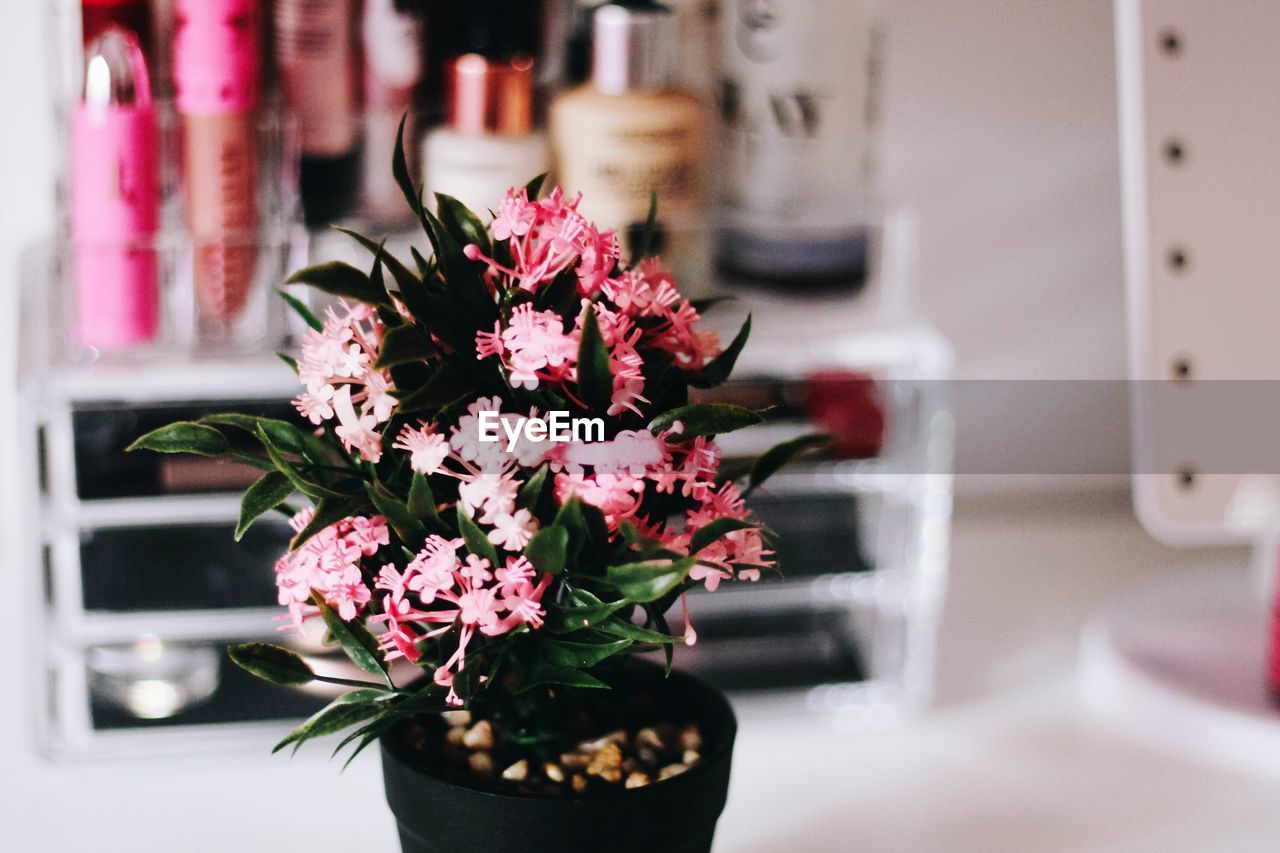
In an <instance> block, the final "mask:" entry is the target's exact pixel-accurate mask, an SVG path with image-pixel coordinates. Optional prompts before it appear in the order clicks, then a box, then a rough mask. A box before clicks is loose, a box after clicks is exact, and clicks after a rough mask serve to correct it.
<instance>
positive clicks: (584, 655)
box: [542, 640, 632, 669]
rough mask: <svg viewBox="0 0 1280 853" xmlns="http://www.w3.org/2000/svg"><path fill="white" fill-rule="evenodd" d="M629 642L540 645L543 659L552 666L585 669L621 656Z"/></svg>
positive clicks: (550, 642) (562, 641) (553, 642)
mask: <svg viewBox="0 0 1280 853" xmlns="http://www.w3.org/2000/svg"><path fill="white" fill-rule="evenodd" d="M631 644H632V643H631V640H612V641H609V642H603V643H573V642H569V641H568V640H547V641H545V642H544V643H543V644H542V653H543V657H544V659H545V660H546V662H547V663H549V664H552V665H554V666H569V667H576V668H578V669H587V668H588V667H592V666H595V665H596V664H598V663H600V661H603V660H608V659H609V658H611V657H613V656H614V655H618V654H621V653H622V652H623V651H624V650H626V648H627V647H628V646H630V645H631Z"/></svg>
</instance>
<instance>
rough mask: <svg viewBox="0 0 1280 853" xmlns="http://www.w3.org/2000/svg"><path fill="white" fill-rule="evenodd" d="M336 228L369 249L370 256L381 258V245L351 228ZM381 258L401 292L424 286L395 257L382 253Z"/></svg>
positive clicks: (420, 280)
mask: <svg viewBox="0 0 1280 853" xmlns="http://www.w3.org/2000/svg"><path fill="white" fill-rule="evenodd" d="M334 228H335V229H336V230H338V231H341V232H342V233H343V234H346V235H347V236H348V237H350V238H351V239H353V240H355V241H356V242H357V243H359V244H360V245H361V246H363V247H364V248H366V249H368V250H369V254H371V255H373V256H374V257H375V258H377V257H378V256H379V250H381V249H382V248H383V245H382V244H381V243H379V242H377V241H376V240H373V239H371V238H369V237H366V236H365V235H363V234H361V233H359V232H357V231H352V230H351V229H349V228H341V227H339V226H334ZM381 257H382V264H383V266H385V267H386V268H387V270H388V271H390V273H391V277H392V278H393V279H395V282H396V286H397V287H399V288H400V290H401V292H403V291H405V290H408V289H410V288H411V287H413V286H414V285H416V286H418V287H421V286H422V279H420V278H418V277H417V276H416V275H414V274H413V273H412V272H410V271H409V268H408V267H406V266H405V265H404V264H403V263H401V262H400V260H399V259H398V258H396V256H395V255H392V254H391V253H389V252H385V251H384V252H382V253H381Z"/></svg>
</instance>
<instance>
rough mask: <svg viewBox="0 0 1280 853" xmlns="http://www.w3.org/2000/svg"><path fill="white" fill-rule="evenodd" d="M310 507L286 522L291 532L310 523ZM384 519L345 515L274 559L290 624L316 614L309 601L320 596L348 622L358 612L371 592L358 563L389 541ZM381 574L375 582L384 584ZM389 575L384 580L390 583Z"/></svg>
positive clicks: (279, 587) (311, 512)
mask: <svg viewBox="0 0 1280 853" xmlns="http://www.w3.org/2000/svg"><path fill="white" fill-rule="evenodd" d="M313 516H314V510H310V509H308V510H304V511H302V512H300V513H298V514H297V515H295V516H294V517H293V518H292V519H291V520H290V522H289V523H290V525H291V526H292V527H293V528H294V529H295V530H299V531H300V530H302V529H303V528H305V527H306V526H307V524H309V523H310V521H311V519H312V517H313ZM390 542H391V535H390V531H389V530H388V529H387V520H386V519H385V518H383V517H382V516H380V515H376V516H373V517H371V518H366V517H364V516H352V517H350V518H344V519H342V520H341V521H338V522H336V523H334V524H331V525H330V526H328V527H326V528H325V529H324V530H321V531H320V532H319V533H317V534H316V535H314V536H312V537H311V538H310V539H308V540H307V541H306V542H305V543H303V545H302V547H300V548H298V549H297V550H296V551H293V552H290V553H287V554H285V555H284V556H282V557H281V558H280V559H279V560H277V561H276V589H277V592H278V597H279V601H280V603H281V604H282V605H285V606H287V607H288V608H289V609H290V613H291V615H292V617H293V620H294V623H295V624H297V625H298V626H299V627H301V623H302V620H303V619H306V618H308V617H309V616H311V615H313V614H314V613H315V612H317V610H316V608H315V607H314V606H312V605H310V604H309V603H308V602H309V601H310V600H311V597H312V596H313V595H316V594H318V595H320V597H321V598H323V599H324V601H325V603H326V604H328V605H329V606H330V607H333V608H334V609H336V610H337V611H338V615H339V616H341V617H342V618H343V619H344V620H347V621H350V620H352V619H354V618H356V616H357V615H358V614H359V612H360V611H361V610H362V609H363V607H364V605H366V604H367V603H368V602H369V601H370V599H371V598H372V593H371V592H370V591H369V588H368V587H367V586H366V585H365V582H364V573H363V571H361V563H362V561H363V560H364V559H365V558H366V557H372V556H374V555H375V554H377V553H378V551H379V549H381V548H382V547H383V546H385V545H388V544H390ZM385 575H386V570H385V569H384V570H383V575H382V576H380V578H379V581H378V585H379V586H380V587H381V586H382V584H383V583H384V580H383V576H385ZM391 580H393V579H392V578H390V577H387V578H386V581H385V582H391Z"/></svg>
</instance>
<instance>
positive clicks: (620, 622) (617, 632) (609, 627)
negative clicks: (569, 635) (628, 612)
mask: <svg viewBox="0 0 1280 853" xmlns="http://www.w3.org/2000/svg"><path fill="white" fill-rule="evenodd" d="M595 630H597V631H599V632H600V633H602V634H608V635H609V636H611V637H619V638H621V639H624V640H631V641H633V642H636V643H648V644H650V645H654V646H663V645H670V644H672V643H683V642H684V637H679V636H676V635H674V634H664V633H662V632H661V631H653V630H651V629H649V628H643V627H641V626H639V625H637V624H635V623H634V622H632V621H631V620H630V619H623V618H622V617H620V616H611V617H609V618H608V619H605V620H604V621H602V622H600V623H599V624H597V625H596V626H595Z"/></svg>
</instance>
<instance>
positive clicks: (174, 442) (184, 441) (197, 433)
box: [128, 421, 231, 456]
mask: <svg viewBox="0 0 1280 853" xmlns="http://www.w3.org/2000/svg"><path fill="white" fill-rule="evenodd" d="M135 450H151V451H154V452H155V453H190V454H191V455H193V456H222V455H224V454H226V453H227V452H229V451H230V450H231V445H229V444H228V443H227V437H226V436H225V435H223V434H222V433H221V432H219V431H218V430H216V429H214V428H213V427H211V426H205V425H204V424H197V423H192V422H191V421H178V422H177V423H172V424H169V425H168V426H162V427H160V428H159V429H155V430H152V431H151V432H149V433H147V434H146V435H144V436H142V438H139V439H138V440H137V441H135V442H134V443H133V444H131V445H129V447H128V452H130V453H132V452H133V451H135Z"/></svg>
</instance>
